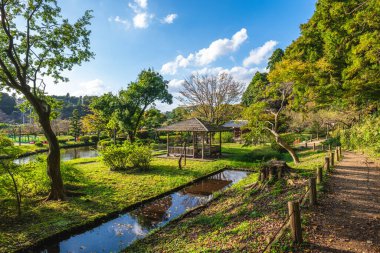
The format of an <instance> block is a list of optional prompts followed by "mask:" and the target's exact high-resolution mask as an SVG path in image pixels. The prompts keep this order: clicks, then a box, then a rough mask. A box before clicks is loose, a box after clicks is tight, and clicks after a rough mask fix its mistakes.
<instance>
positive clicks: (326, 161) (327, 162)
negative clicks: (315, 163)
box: [325, 156, 330, 172]
mask: <svg viewBox="0 0 380 253" xmlns="http://www.w3.org/2000/svg"><path fill="white" fill-rule="evenodd" d="M325 169H326V172H330V157H328V156H326V157H325Z"/></svg>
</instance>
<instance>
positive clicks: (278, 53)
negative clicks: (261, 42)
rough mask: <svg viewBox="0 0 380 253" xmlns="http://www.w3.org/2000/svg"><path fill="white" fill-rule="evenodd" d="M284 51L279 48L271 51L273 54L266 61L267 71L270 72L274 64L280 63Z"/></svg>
mask: <svg viewBox="0 0 380 253" xmlns="http://www.w3.org/2000/svg"><path fill="white" fill-rule="evenodd" d="M284 54H285V53H284V50H282V49H281V48H277V49H276V50H274V51H273V54H272V55H271V57H269V59H268V66H267V68H268V69H269V71H272V70H273V69H274V67H275V66H276V63H278V62H280V61H281V60H282V57H284Z"/></svg>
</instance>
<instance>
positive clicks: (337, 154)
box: [335, 147, 340, 162]
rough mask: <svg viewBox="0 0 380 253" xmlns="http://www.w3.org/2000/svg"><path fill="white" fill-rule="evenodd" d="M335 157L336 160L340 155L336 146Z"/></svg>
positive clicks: (338, 159)
mask: <svg viewBox="0 0 380 253" xmlns="http://www.w3.org/2000/svg"><path fill="white" fill-rule="evenodd" d="M335 157H336V161H337V162H338V161H340V157H339V148H338V147H336V148H335Z"/></svg>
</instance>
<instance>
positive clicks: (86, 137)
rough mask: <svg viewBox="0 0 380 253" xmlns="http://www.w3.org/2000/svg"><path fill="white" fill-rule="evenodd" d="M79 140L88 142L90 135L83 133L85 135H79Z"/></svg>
mask: <svg viewBox="0 0 380 253" xmlns="http://www.w3.org/2000/svg"><path fill="white" fill-rule="evenodd" d="M79 140H80V141H83V142H84V143H85V144H88V143H89V142H90V136H88V135H85V136H81V137H80V138H79Z"/></svg>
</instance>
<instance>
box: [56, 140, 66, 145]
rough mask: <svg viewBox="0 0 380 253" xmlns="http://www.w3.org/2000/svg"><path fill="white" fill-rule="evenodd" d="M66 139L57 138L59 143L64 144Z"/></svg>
mask: <svg viewBox="0 0 380 253" xmlns="http://www.w3.org/2000/svg"><path fill="white" fill-rule="evenodd" d="M66 142H67V140H63V139H58V143H61V144H66Z"/></svg>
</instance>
